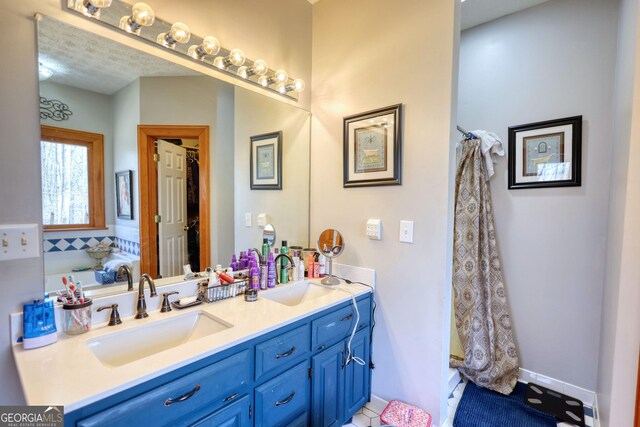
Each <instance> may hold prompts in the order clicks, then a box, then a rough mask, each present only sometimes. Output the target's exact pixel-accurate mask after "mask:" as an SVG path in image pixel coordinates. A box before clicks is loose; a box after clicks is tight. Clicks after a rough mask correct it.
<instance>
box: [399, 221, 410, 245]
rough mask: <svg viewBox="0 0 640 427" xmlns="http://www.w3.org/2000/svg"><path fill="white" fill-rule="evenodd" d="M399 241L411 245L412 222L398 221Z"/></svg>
mask: <svg viewBox="0 0 640 427" xmlns="http://www.w3.org/2000/svg"><path fill="white" fill-rule="evenodd" d="M400 241H401V242H403V243H413V221H400Z"/></svg>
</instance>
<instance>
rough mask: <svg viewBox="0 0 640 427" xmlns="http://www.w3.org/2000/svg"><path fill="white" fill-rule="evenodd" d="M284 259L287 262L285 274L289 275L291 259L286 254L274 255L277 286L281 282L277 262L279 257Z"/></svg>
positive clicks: (291, 266)
mask: <svg viewBox="0 0 640 427" xmlns="http://www.w3.org/2000/svg"><path fill="white" fill-rule="evenodd" d="M282 256H283V257H285V258H286V259H288V260H289V265H287V267H286V268H287V274H289V271H291V270H292V269H293V259H291V257H290V256H289V255H287V254H278V255H276V258H275V259H274V261H275V262H276V279H277V281H278V284H280V283H282V281H281V280H280V279H281V277H280V266H279V264H278V260H279V259H280V257H282Z"/></svg>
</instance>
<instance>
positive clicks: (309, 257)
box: [307, 252, 315, 279]
mask: <svg viewBox="0 0 640 427" xmlns="http://www.w3.org/2000/svg"><path fill="white" fill-rule="evenodd" d="M314 264H315V257H314V256H313V252H310V253H309V255H307V277H308V278H309V279H311V278H313V266H314Z"/></svg>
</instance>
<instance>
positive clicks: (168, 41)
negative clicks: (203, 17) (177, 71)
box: [156, 22, 191, 49]
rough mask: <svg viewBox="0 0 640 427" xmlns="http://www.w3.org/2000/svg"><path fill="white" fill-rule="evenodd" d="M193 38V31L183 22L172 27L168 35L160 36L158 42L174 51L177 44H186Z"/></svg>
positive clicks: (161, 34) (162, 34)
mask: <svg viewBox="0 0 640 427" xmlns="http://www.w3.org/2000/svg"><path fill="white" fill-rule="evenodd" d="M190 38H191V30H189V27H187V26H186V25H185V24H183V23H182V22H176V23H175V24H173V25H172V26H171V30H170V31H169V32H168V33H160V34H158V38H157V39H156V41H157V42H158V43H160V44H161V45H163V46H164V47H168V48H170V49H174V48H175V46H176V43H186V42H188V41H189V39H190Z"/></svg>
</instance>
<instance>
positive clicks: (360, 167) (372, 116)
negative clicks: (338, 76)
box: [343, 104, 402, 187]
mask: <svg viewBox="0 0 640 427" xmlns="http://www.w3.org/2000/svg"><path fill="white" fill-rule="evenodd" d="M343 140H344V141H343V143H344V148H343V149H344V153H343V169H344V171H343V175H344V178H343V185H344V187H365V186H376V185H400V184H401V166H402V158H401V157H402V104H398V105H392V106H390V107H385V108H380V109H378V110H373V111H367V112H366V113H360V114H356V115H353V116H349V117H345V118H344V126H343Z"/></svg>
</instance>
